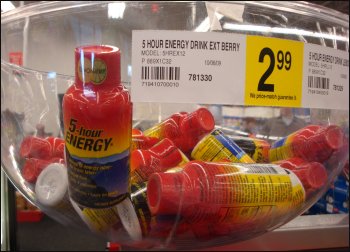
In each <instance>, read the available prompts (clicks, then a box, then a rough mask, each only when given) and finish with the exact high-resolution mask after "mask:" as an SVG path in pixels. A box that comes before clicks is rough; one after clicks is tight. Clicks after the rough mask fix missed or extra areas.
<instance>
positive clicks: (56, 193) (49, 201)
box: [35, 163, 68, 207]
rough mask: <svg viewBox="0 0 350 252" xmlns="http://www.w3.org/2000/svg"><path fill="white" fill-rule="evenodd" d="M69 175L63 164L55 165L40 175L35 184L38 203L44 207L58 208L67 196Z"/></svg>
mask: <svg viewBox="0 0 350 252" xmlns="http://www.w3.org/2000/svg"><path fill="white" fill-rule="evenodd" d="M67 192H68V175H67V169H66V167H65V166H64V165H63V164H59V163H53V164H50V165H49V166H47V167H46V168H45V169H44V170H43V171H42V172H41V173H40V175H39V177H38V179H37V181H36V184H35V193H36V197H37V199H38V201H39V202H40V203H41V204H43V205H44V206H51V207H53V206H57V205H58V204H60V203H61V202H62V201H63V200H64V198H65V197H66V196H67Z"/></svg>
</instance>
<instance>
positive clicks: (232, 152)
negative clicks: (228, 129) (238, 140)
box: [191, 130, 255, 163]
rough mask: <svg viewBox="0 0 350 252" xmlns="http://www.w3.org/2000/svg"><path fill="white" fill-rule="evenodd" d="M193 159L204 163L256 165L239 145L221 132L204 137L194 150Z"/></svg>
mask: <svg viewBox="0 0 350 252" xmlns="http://www.w3.org/2000/svg"><path fill="white" fill-rule="evenodd" d="M191 157H192V158H193V159H195V160H202V161H230V162H234V163H255V162H254V161H253V160H252V159H251V158H250V157H249V156H248V155H247V154H246V153H245V152H244V151H243V150H242V149H241V148H240V147H239V146H238V145H237V144H235V143H234V142H233V141H232V140H230V139H229V138H228V137H226V136H225V135H224V134H223V133H222V132H221V131H220V130H214V131H213V132H212V133H211V134H209V135H207V136H206V137H204V138H203V139H202V140H201V141H200V142H199V143H198V144H197V145H196V146H195V147H194V149H193V151H192V153H191Z"/></svg>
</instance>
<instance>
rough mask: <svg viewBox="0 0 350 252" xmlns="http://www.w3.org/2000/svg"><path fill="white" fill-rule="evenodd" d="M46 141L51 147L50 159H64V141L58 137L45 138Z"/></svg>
mask: <svg viewBox="0 0 350 252" xmlns="http://www.w3.org/2000/svg"><path fill="white" fill-rule="evenodd" d="M46 140H47V141H48V142H49V143H50V145H51V148H52V157H53V158H62V159H64V147H65V145H64V140H63V139H61V138H58V137H47V138H46Z"/></svg>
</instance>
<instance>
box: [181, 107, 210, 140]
mask: <svg viewBox="0 0 350 252" xmlns="http://www.w3.org/2000/svg"><path fill="white" fill-rule="evenodd" d="M214 126H215V121H214V117H213V115H212V114H211V113H210V111H209V110H208V109H206V108H199V109H197V110H196V111H194V112H192V113H190V114H188V115H187V116H186V117H184V119H183V120H182V122H181V131H182V133H183V134H195V135H196V136H199V135H202V134H205V133H209V132H210V131H212V130H213V129H214Z"/></svg>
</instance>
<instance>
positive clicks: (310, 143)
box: [269, 125, 344, 162]
mask: <svg viewBox="0 0 350 252" xmlns="http://www.w3.org/2000/svg"><path fill="white" fill-rule="evenodd" d="M343 138H344V134H343V132H342V130H341V128H340V127H338V126H336V125H330V126H325V127H321V126H317V125H309V126H307V127H305V128H302V129H300V130H298V131H296V132H294V133H292V134H290V135H288V136H287V137H285V138H282V139H280V140H278V141H276V142H275V143H274V144H272V146H271V149H270V151H269V159H270V161H271V162H273V161H277V160H283V159H288V158H291V157H300V158H303V159H305V160H307V161H316V162H324V161H326V160H327V159H328V158H329V157H330V156H331V155H332V153H333V152H334V151H337V150H338V149H340V148H341V147H342V145H343Z"/></svg>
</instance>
